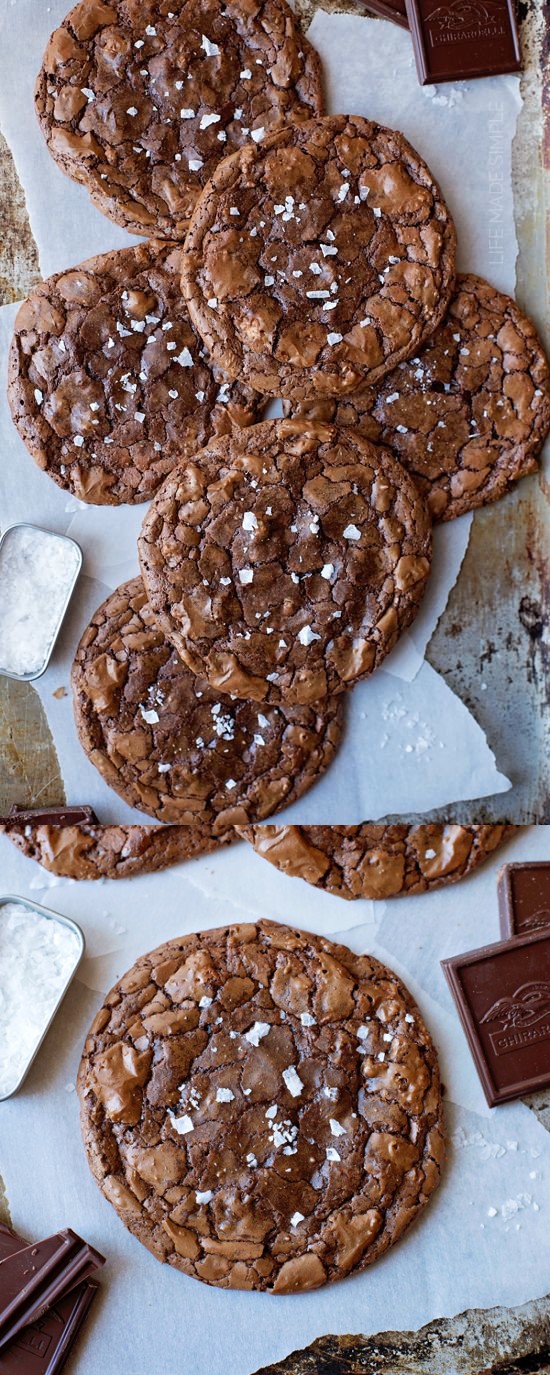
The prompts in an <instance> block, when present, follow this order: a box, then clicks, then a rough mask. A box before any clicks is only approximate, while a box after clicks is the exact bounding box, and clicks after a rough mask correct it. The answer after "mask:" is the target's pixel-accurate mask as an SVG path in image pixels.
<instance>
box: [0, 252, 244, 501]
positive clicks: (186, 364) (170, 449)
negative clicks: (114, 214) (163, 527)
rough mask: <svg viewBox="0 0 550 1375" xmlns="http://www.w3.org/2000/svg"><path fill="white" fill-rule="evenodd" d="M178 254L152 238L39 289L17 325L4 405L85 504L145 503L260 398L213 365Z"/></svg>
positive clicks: (32, 448) (40, 458) (39, 456)
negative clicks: (192, 315) (192, 313)
mask: <svg viewBox="0 0 550 1375" xmlns="http://www.w3.org/2000/svg"><path fill="white" fill-rule="evenodd" d="M180 267H181V248H179V247H176V246H175V245H174V244H170V243H161V242H154V241H151V242H149V243H142V244H138V245H136V247H135V248H125V249H121V250H119V251H116V252H112V253H103V254H101V255H100V256H98V257H95V258H90V259H88V261H87V262H84V263H81V264H80V265H79V266H78V267H75V268H72V269H71V270H70V271H68V272H60V273H57V274H56V275H55V276H53V277H49V278H48V279H47V280H46V281H45V282H42V284H41V285H40V286H38V287H36V288H35V290H34V291H33V292H32V293H31V295H30V296H29V298H28V300H27V301H25V302H24V304H23V305H22V306H21V308H20V310H19V313H18V315H17V319H16V322H15V332H14V336H13V340H12V344H11V350H10V356H9V367H8V400H9V403H10V407H11V413H12V417H13V420H14V422H15V425H16V427H17V430H18V431H19V434H20V436H21V439H22V440H23V443H24V444H25V445H26V447H27V449H28V450H29V452H30V453H31V454H32V456H33V458H34V459H35V460H36V462H37V464H38V466H39V467H40V468H42V469H43V470H44V471H45V472H46V473H48V476H49V477H52V478H53V479H54V481H55V482H57V484H58V485H59V486H60V487H64V488H65V489H66V490H67V491H69V492H72V493H73V494H74V495H75V496H76V497H78V499H79V500H80V501H87V502H91V503H93V504H96V505H119V504H121V503H124V502H128V503H131V504H134V503H138V502H142V501H147V500H149V498H150V497H151V496H153V494H154V492H155V491H156V490H157V488H158V487H159V486H160V484H161V482H162V481H163V480H164V478H165V477H166V476H167V474H168V473H169V472H171V470H172V468H173V467H174V466H175V465H176V464H177V463H179V462H183V461H185V459H186V458H188V457H191V455H192V454H193V453H194V452H195V451H196V450H197V449H200V448H201V447H202V445H203V444H205V443H206V442H207V440H208V439H210V438H212V436H213V435H218V434H225V433H227V432H230V431H231V429H232V428H233V427H234V426H236V427H239V426H246V425H250V424H252V423H253V421H254V420H255V419H256V417H257V414H258V406H259V403H260V400H261V398H260V397H259V396H257V395H255V394H254V393H252V392H251V391H250V389H249V388H248V387H245V386H242V385H241V384H240V383H239V382H230V381H228V378H227V377H226V375H225V373H223V372H222V371H221V370H220V369H219V368H218V367H217V366H216V365H215V364H214V363H213V362H212V360H211V359H209V358H208V355H207V353H206V350H205V349H204V347H203V344H202V341H201V339H200V338H198V336H197V334H196V333H195V330H194V329H193V326H192V324H191V321H190V319H189V314H188V311H187V309H186V306H185V303H184V301H183V300H182V297H181V290H180V281H179V278H180Z"/></svg>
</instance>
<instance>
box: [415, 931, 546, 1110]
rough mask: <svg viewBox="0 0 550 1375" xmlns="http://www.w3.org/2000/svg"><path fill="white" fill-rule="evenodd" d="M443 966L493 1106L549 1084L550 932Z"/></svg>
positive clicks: (486, 949) (520, 938) (505, 943)
mask: <svg viewBox="0 0 550 1375" xmlns="http://www.w3.org/2000/svg"><path fill="white" fill-rule="evenodd" d="M441 964H442V969H443V972H444V974H445V977H446V979H447V982H448V984H449V987H450V989H451V993H452V995H453V998H454V1000H455V1003H456V1006H457V1009H458V1015H459V1017H460V1020H461V1022H462V1026H463V1028H464V1031H465V1033H466V1036H467V1039H468V1044H469V1047H470V1050H471V1052H472V1055H473V1058H474V1061H475V1065H476V1069H477V1072H478V1074H479V1077H480V1079H481V1083H482V1085H483V1089H484V1092H485V1096H486V1098H487V1102H488V1103H489V1106H490V1107H494V1106H495V1104H497V1103H506V1102H507V1101H508V1100H509V1099H510V1098H521V1097H522V1096H523V1095H524V1094H526V1093H533V1092H534V1091H535V1089H541V1088H544V1087H545V1086H546V1085H547V1084H550V928H547V929H546V930H544V931H535V932H534V933H533V934H531V935H527V936H514V937H512V939H511V940H507V941H500V942H499V943H498V944H496V945H486V946H483V947H482V948H481V949H480V950H472V951H470V952H469V953H468V954H466V955H458V956H456V957H455V958H454V959H451V960H442V962H441Z"/></svg>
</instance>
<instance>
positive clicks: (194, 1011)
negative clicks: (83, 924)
mask: <svg viewBox="0 0 550 1375" xmlns="http://www.w3.org/2000/svg"><path fill="white" fill-rule="evenodd" d="M78 1091H79V1095H80V1102H81V1119H82V1130H83V1136H84V1144H85V1147H86V1152H87V1155H88V1162H89V1165H90V1168H91V1170H92V1173H93V1174H94V1176H95V1178H96V1180H97V1183H98V1184H99V1187H100V1189H101V1190H102V1193H103V1194H104V1195H105V1197H106V1198H107V1199H108V1200H109V1202H110V1203H111V1204H112V1205H113V1207H114V1208H115V1209H116V1211H117V1213H118V1214H119V1216H120V1218H121V1219H122V1221H123V1222H124V1224H125V1225H126V1227H128V1228H129V1230H130V1231H131V1232H133V1234H134V1236H136V1237H137V1238H138V1240H140V1241H141V1242H143V1244H144V1245H145V1246H147V1247H148V1249H149V1250H150V1251H152V1253H153V1255H154V1256H156V1257H157V1258H158V1260H160V1261H166V1262H168V1264H169V1265H173V1266H174V1267H175V1268H176V1269H178V1270H181V1271H183V1273H184V1274H186V1275H192V1276H194V1277H195V1278H196V1279H200V1280H203V1281H204V1282H205V1283H206V1284H212V1285H217V1286H219V1287H221V1288H224V1289H248V1290H264V1291H267V1292H268V1293H271V1294H294V1293H301V1292H302V1291H304V1290H308V1289H316V1288H318V1287H319V1286H320V1285H322V1284H325V1283H327V1281H330V1280H337V1279H340V1278H341V1277H343V1276H346V1275H349V1274H351V1273H352V1272H353V1271H358V1270H363V1269H365V1267H366V1266H368V1265H370V1264H372V1262H373V1261H376V1260H377V1259H378V1258H379V1257H380V1256H381V1255H383V1254H384V1252H385V1251H387V1250H388V1248H389V1247H390V1246H391V1245H393V1243H394V1242H396V1241H397V1240H398V1239H399V1237H400V1236H402V1234H403V1232H404V1231H405V1230H406V1229H407V1228H408V1227H409V1226H410V1224H411V1223H412V1222H413V1221H414V1220H415V1218H417V1217H418V1215H419V1213H420V1212H422V1210H423V1209H424V1208H425V1206H426V1204H427V1203H428V1200H429V1198H430V1195H431V1193H432V1192H433V1190H434V1189H435V1188H436V1186H437V1184H438V1183H439V1179H440V1173H441V1166H442V1162H443V1157H444V1138H443V1120H442V1119H443V1111H442V1102H441V1089H440V1081H439V1072H438V1065H437V1057H436V1052H435V1049H434V1046H433V1043H432V1041H431V1039H430V1036H429V1033H428V1031H427V1030H426V1027H425V1025H424V1023H423V1021H422V1018H421V1016H420V1013H419V1011H418V1008H417V1007H416V1005H415V1003H414V1002H413V1000H412V998H411V996H410V994H409V993H408V991H407V989H406V988H405V987H404V986H403V984H402V983H401V981H400V980H399V979H398V978H397V977H396V976H395V975H394V974H393V973H392V971H391V970H390V969H388V968H387V967H386V966H385V965H382V964H380V963H379V962H378V960H375V959H372V958H371V957H370V956H369V955H354V954H352V953H351V951H350V950H348V949H347V948H346V946H343V945H335V944H334V943H333V942H332V941H328V940H324V939H322V938H321V937H319V936H313V935H309V934H306V933H304V932H301V931H296V930H294V929H293V928H292V927H288V926H281V925H278V924H276V923H274V922H270V921H261V922H258V923H257V924H255V925H246V926H242V925H241V926H227V927H225V928H222V929H220V930H217V931H207V932H203V933H201V934H200V935H188V936H183V937H181V938H180V939H179V940H173V941H170V942H168V944H166V945H162V946H160V947H159V949H157V950H154V951H153V952H152V953H151V954H149V955H144V956H143V958H142V959H140V960H138V961H137V963H136V964H135V965H134V967H133V968H132V969H131V970H130V971H129V973H128V974H126V975H125V976H124V978H122V979H121V980H120V982H119V983H118V984H117V985H116V986H115V988H114V989H112V991H111V992H110V993H109V995H108V996H107V998H106V999H105V1002H104V1004H103V1006H102V1008H101V1009H100V1011H99V1012H98V1014H97V1016H96V1018H95V1021H94V1023H93V1025H92V1027H91V1030H90V1033H89V1035H88V1037H87V1040H86V1043H85V1046H84V1054H83V1058H82V1062H81V1066H80V1072H79V1076H78Z"/></svg>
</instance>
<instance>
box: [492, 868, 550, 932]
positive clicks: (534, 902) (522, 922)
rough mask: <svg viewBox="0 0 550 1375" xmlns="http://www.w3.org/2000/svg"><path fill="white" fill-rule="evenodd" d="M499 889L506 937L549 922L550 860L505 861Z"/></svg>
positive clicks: (531, 929) (501, 919)
mask: <svg viewBox="0 0 550 1375" xmlns="http://www.w3.org/2000/svg"><path fill="white" fill-rule="evenodd" d="M497 892H498V905H499V914H500V930H501V935H502V936H503V937H504V939H506V937H507V936H520V935H524V934H525V933H526V932H527V931H539V930H540V929H541V927H543V926H550V860H537V861H536V862H535V861H533V862H531V863H526V864H505V865H504V868H503V869H501V870H500V873H499V876H498V884H497Z"/></svg>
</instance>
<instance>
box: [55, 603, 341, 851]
mask: <svg viewBox="0 0 550 1375" xmlns="http://www.w3.org/2000/svg"><path fill="white" fill-rule="evenodd" d="M72 683H73V692H74V707H75V717H76V724H77V729H78V733H79V736H80V741H81V744H82V745H83V747H84V749H85V751H86V754H87V755H88V757H89V759H90V760H91V762H92V764H94V765H95V767H96V768H97V769H98V770H99V772H100V773H101V774H102V776H103V778H104V779H105V781H106V782H107V783H108V784H109V785H110V787H112V788H113V789H114V791H115V792H117V793H119V794H120V796H121V797H123V798H124V799H125V801H126V802H128V803H129V804H130V806H131V807H137V808H139V810H140V811H144V812H147V813H148V814H149V815H150V816H154V817H155V818H156V820H157V821H163V822H168V823H178V822H179V823H181V824H183V825H187V826H189V825H191V826H194V825H196V824H197V823H199V824H200V825H202V826H204V827H208V828H209V831H210V834H211V835H212V836H221V835H223V836H225V834H226V833H227V831H228V830H230V829H231V828H232V827H233V826H235V825H237V824H246V822H247V821H256V820H257V821H261V820H262V818H263V817H267V816H271V815H272V814H273V812H276V811H278V810H279V808H280V807H282V806H283V805H285V804H286V803H290V802H294V801H295V800H296V799H297V798H299V797H301V796H302V793H304V792H306V791H307V789H308V788H309V787H311V785H312V784H313V783H314V782H315V780H316V779H317V778H318V777H319V775H320V774H321V773H323V771H324V770H325V769H326V768H327V767H328V765H329V764H330V763H331V761H332V759H333V757H334V754H335V751H336V749H337V746H338V743H339V739H340V731H341V707H340V705H339V699H338V698H335V697H332V698H328V700H326V701H324V702H323V704H322V706H321V707H320V708H319V709H317V708H316V707H307V706H303V707H301V706H298V707H290V708H285V707H274V706H269V707H263V705H262V706H261V707H258V705H257V704H255V703H254V702H242V701H233V700H232V699H231V698H229V697H228V696H227V695H221V694H220V693H219V692H216V691H215V690H214V689H213V688H211V687H210V686H209V684H208V683H207V682H206V680H205V679H201V678H196V677H195V676H194V674H192V673H190V672H189V669H187V668H186V667H185V665H184V664H183V663H182V662H181V660H180V659H179V658H178V655H177V654H176V653H175V651H174V650H173V649H172V646H171V645H170V644H169V643H168V641H167V640H165V638H164V635H163V633H162V630H160V629H159V627H158V625H157V624H156V623H155V620H154V617H153V615H152V612H151V610H150V607H149V605H148V603H147V598H146V595H145V591H144V588H143V584H142V582H141V579H140V578H135V579H133V580H132V581H131V582H128V583H124V585H123V586H122V587H119V588H118V589H117V591H116V592H113V593H112V595H111V596H110V597H108V599H107V601H105V602H104V603H103V605H102V606H100V607H99V609H98V610H97V611H96V612H95V615H94V616H93V617H92V620H91V622H90V624H89V626H88V628H87V629H86V630H85V631H84V634H83V636H82V639H81V641H80V644H79V646H78V649H77V652H76V657H75V661H74V665H73V673H72Z"/></svg>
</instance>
